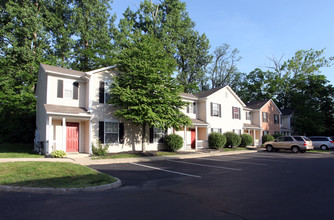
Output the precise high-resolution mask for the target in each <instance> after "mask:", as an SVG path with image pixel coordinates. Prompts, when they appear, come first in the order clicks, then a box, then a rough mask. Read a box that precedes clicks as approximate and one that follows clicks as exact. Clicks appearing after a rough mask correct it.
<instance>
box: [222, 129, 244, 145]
mask: <svg viewBox="0 0 334 220" xmlns="http://www.w3.org/2000/svg"><path fill="white" fill-rule="evenodd" d="M224 135H225V137H226V144H225V147H235V146H239V145H240V143H241V137H240V136H239V135H237V134H236V133H234V132H225V133H224Z"/></svg>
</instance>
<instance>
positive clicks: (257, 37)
mask: <svg viewBox="0 0 334 220" xmlns="http://www.w3.org/2000/svg"><path fill="white" fill-rule="evenodd" d="M140 2H141V1H140V0H114V2H113V4H112V8H113V12H114V13H116V16H117V19H120V18H122V17H123V15H122V13H123V12H124V11H125V10H126V8H127V7H130V8H131V9H132V10H136V9H137V8H138V7H139V5H140ZM153 2H155V3H158V0H153ZM181 2H186V4H187V7H186V10H187V12H188V14H189V17H190V18H191V19H192V20H193V21H194V22H195V23H196V26H195V30H197V31H198V32H199V33H200V34H202V33H205V35H206V36H207V38H208V39H209V41H210V45H211V49H210V52H211V53H212V52H213V51H214V49H215V48H217V47H218V46H221V45H223V44H225V43H226V44H229V45H230V46H231V48H237V49H238V50H239V51H240V53H239V55H240V56H241V57H242V58H241V60H240V61H239V62H238V63H237V67H238V69H239V70H240V71H241V72H244V73H249V72H251V71H252V70H254V69H255V68H261V69H263V70H266V67H267V66H271V62H270V60H269V59H268V58H276V59H280V58H281V57H282V56H283V58H282V60H283V61H284V60H288V59H290V58H291V57H293V56H294V54H295V52H296V51H298V50H309V49H311V48H312V49H315V50H321V49H325V53H324V56H326V57H327V58H329V57H334V42H333V41H334V28H333V24H334V12H333V10H334V1H333V0H317V1H315V0H276V1H273V0H253V1H249V0H230V1H223V0H205V1H204V0H181ZM321 74H323V75H325V76H326V77H327V79H328V80H329V81H330V83H331V84H333V85H334V66H333V67H326V68H322V69H321Z"/></svg>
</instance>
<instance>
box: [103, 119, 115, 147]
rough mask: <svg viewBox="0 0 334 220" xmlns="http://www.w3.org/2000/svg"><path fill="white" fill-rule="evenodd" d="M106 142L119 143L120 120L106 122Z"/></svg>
mask: <svg viewBox="0 0 334 220" xmlns="http://www.w3.org/2000/svg"><path fill="white" fill-rule="evenodd" d="M104 143H106V144H117V143H118V122H109V121H106V122H104Z"/></svg>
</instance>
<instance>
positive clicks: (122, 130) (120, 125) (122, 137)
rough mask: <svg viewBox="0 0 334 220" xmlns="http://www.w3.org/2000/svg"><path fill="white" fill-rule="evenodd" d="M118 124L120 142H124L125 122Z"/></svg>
mask: <svg viewBox="0 0 334 220" xmlns="http://www.w3.org/2000/svg"><path fill="white" fill-rule="evenodd" d="M118 126H119V127H118V128H119V131H118V134H119V143H121V144H124V123H119V124H118Z"/></svg>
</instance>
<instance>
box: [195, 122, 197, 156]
mask: <svg viewBox="0 0 334 220" xmlns="http://www.w3.org/2000/svg"><path fill="white" fill-rule="evenodd" d="M195 150H197V126H196V127H195Z"/></svg>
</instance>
